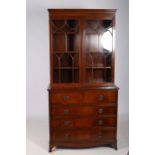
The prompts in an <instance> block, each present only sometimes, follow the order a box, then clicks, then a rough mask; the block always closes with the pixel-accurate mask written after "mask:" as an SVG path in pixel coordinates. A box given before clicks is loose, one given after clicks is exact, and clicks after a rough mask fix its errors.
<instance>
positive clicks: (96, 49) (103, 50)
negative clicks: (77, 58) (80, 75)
mask: <svg viewBox="0 0 155 155" xmlns="http://www.w3.org/2000/svg"><path fill="white" fill-rule="evenodd" d="M112 23H113V22H112V20H86V21H85V24H84V25H85V36H84V38H85V63H84V64H85V67H84V69H85V83H87V84H89V83H91V84H93V83H94V84H97V83H111V82H112V69H113V68H112V53H113V26H112Z"/></svg>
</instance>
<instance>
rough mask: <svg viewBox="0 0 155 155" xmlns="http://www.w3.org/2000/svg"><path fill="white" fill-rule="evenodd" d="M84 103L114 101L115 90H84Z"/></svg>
mask: <svg viewBox="0 0 155 155" xmlns="http://www.w3.org/2000/svg"><path fill="white" fill-rule="evenodd" d="M84 102H85V103H116V102H117V91H100V92H85V93H84Z"/></svg>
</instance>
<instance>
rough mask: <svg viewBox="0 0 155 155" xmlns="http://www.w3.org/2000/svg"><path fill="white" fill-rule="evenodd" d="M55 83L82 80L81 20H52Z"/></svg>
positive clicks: (69, 82)
mask: <svg viewBox="0 0 155 155" xmlns="http://www.w3.org/2000/svg"><path fill="white" fill-rule="evenodd" d="M51 26H52V32H51V33H52V60H53V61H52V62H53V63H52V67H53V69H52V71H53V78H52V79H53V83H54V84H72V83H79V82H80V21H79V20H70V19H69V20H64V19H63V20H52V21H51Z"/></svg>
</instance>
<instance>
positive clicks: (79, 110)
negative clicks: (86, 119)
mask: <svg viewBox="0 0 155 155" xmlns="http://www.w3.org/2000/svg"><path fill="white" fill-rule="evenodd" d="M116 110H117V109H116V105H113V106H81V107H79V106H78V107H67V106H66V107H63V108H62V107H52V108H51V111H52V113H51V115H52V116H53V117H58V116H62V115H64V116H70V115H73V116H87V115H90V116H92V115H115V114H116Z"/></svg>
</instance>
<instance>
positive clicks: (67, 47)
mask: <svg viewBox="0 0 155 155" xmlns="http://www.w3.org/2000/svg"><path fill="white" fill-rule="evenodd" d="M48 11H49V37H50V85H49V88H48V92H49V137H50V141H49V151H51V150H52V148H53V147H54V146H56V147H63V148H88V147H95V146H102V145H104V146H112V147H113V148H115V149H117V100H118V87H117V86H115V85H114V59H115V57H114V52H115V49H114V48H115V47H114V41H115V40H114V39H115V12H116V10H106V9H49V10H48ZM105 34H106V35H107V36H108V37H109V38H107V39H111V40H110V41H111V46H106V40H104V39H105V36H106V35H105ZM107 47H108V48H107Z"/></svg>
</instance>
